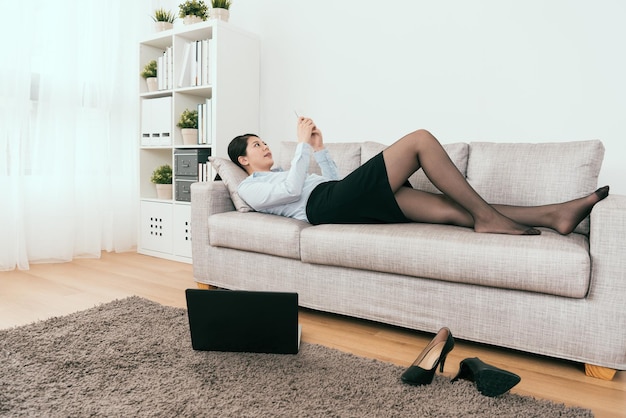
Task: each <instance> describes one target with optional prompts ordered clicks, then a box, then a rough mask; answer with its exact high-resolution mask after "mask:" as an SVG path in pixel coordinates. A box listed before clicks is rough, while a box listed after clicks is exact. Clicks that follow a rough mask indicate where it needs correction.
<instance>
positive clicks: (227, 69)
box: [137, 20, 260, 262]
mask: <svg viewBox="0 0 626 418" xmlns="http://www.w3.org/2000/svg"><path fill="white" fill-rule="evenodd" d="M207 39H210V40H211V47H210V49H209V53H208V69H209V70H208V72H209V74H210V77H209V80H206V83H202V85H200V86H192V85H191V81H190V77H185V78H184V80H183V83H182V84H180V83H179V82H180V80H181V73H182V72H183V68H185V65H184V61H185V60H184V56H185V49H186V45H187V44H188V43H190V42H195V41H203V40H207ZM168 49H169V50H170V52H171V56H172V57H173V58H172V60H171V70H170V75H171V79H172V83H171V84H170V87H171V88H168V89H164V90H158V91H153V92H149V91H148V88H147V85H146V82H145V80H144V79H142V78H141V77H140V76H138V78H139V82H140V83H141V84H140V94H139V100H140V102H141V106H140V108H141V115H140V124H141V134H140V138H139V139H138V143H139V182H140V183H139V194H140V202H139V204H140V211H139V213H140V217H141V219H140V222H139V228H140V231H139V243H138V252H139V253H142V254H147V255H151V256H156V257H161V258H167V259H171V260H177V261H184V262H191V241H190V240H191V227H192V225H191V219H190V218H191V216H190V214H191V206H190V205H191V204H190V202H187V201H178V200H176V186H177V185H176V180H177V176H176V171H175V170H176V167H175V157H174V154H175V152H176V150H180V149H186V150H194V149H200V150H207V149H208V150H209V153H210V155H216V156H220V157H225V158H227V157H228V156H227V146H228V143H229V142H230V140H231V139H232V138H234V137H235V136H237V135H241V134H243V133H247V132H258V131H259V63H260V43H259V39H258V37H257V36H256V35H253V34H251V33H248V32H246V31H244V30H241V29H239V28H237V27H234V26H233V25H231V24H229V23H225V22H222V21H217V20H209V21H207V22H202V23H196V24H193V25H188V26H184V27H181V28H174V29H171V30H168V31H164V32H158V33H155V34H154V35H152V36H151V37H149V38H147V39H144V40H143V41H142V42H140V45H139V55H140V56H139V68H138V71H137V73H138V74H139V72H140V71H141V69H143V66H144V65H145V64H147V63H148V62H149V61H150V60H153V59H155V60H156V59H158V58H159V57H162V56H163V54H164V52H165V51H166V50H168ZM165 87H167V86H165ZM207 99H211V129H210V138H211V142H210V143H208V144H202V145H184V144H183V137H182V134H181V130H180V129H179V128H178V127H176V123H177V122H178V119H179V117H180V114H181V113H182V112H183V110H185V109H187V108H189V109H195V108H196V107H197V105H198V104H201V103H205V102H206V100H207ZM146 125H149V126H146ZM164 164H170V165H171V166H172V168H173V169H174V178H173V188H174V191H173V193H172V195H173V198H172V199H171V200H161V199H157V194H156V188H155V185H154V184H152V183H151V182H150V177H151V175H152V171H153V170H154V169H155V168H157V167H158V166H161V165H164ZM209 178H210V179H211V178H213V175H210V177H209ZM188 184H189V183H188V182H187V186H188Z"/></svg>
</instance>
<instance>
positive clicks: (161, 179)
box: [150, 164, 172, 200]
mask: <svg viewBox="0 0 626 418" xmlns="http://www.w3.org/2000/svg"><path fill="white" fill-rule="evenodd" d="M150 181H151V182H152V183H154V184H155V186H156V192H157V198H159V199H166V200H172V166H171V165H169V164H164V165H162V166H159V167H157V168H155V169H154V171H153V172H152V177H150Z"/></svg>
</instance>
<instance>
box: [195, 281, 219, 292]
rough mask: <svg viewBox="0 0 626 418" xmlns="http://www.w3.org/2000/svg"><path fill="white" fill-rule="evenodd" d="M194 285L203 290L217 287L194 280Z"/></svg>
mask: <svg viewBox="0 0 626 418" xmlns="http://www.w3.org/2000/svg"><path fill="white" fill-rule="evenodd" d="M196 285H197V286H198V289H203V290H215V289H218V287H217V286H213V285H212V284H206V283H200V282H196Z"/></svg>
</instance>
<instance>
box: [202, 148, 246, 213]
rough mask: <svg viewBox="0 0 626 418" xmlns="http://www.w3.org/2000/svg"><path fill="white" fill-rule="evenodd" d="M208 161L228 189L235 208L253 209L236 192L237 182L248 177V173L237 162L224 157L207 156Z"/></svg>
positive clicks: (242, 210)
mask: <svg viewBox="0 0 626 418" xmlns="http://www.w3.org/2000/svg"><path fill="white" fill-rule="evenodd" d="M209 162H210V163H211V165H212V166H213V168H214V169H215V171H216V172H217V174H218V175H219V176H220V178H221V179H222V181H223V182H224V185H225V186H226V188H227V189H228V193H229V194H230V199H231V200H232V201H233V205H235V209H237V210H238V211H239V212H251V211H253V210H254V209H252V208H251V207H250V206H248V204H247V203H246V202H244V200H243V199H242V198H241V197H239V193H238V192H237V188H238V187H239V183H241V182H242V181H244V180H245V179H246V177H248V173H246V172H245V171H244V170H242V169H241V167H239V166H238V165H237V164H235V163H233V162H232V161H230V160H227V159H225V158H220V157H209Z"/></svg>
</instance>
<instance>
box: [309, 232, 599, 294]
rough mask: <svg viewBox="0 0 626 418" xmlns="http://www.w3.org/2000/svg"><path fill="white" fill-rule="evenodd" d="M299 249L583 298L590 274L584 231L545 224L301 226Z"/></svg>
mask: <svg viewBox="0 0 626 418" xmlns="http://www.w3.org/2000/svg"><path fill="white" fill-rule="evenodd" d="M300 249H301V254H302V261H303V262H306V263H314V264H323V265H333V266H342V267H348V268H355V269H363V270H373V271H378V272H384V273H395V274H402V275H408V276H414V277H425V278H432V279H437V280H444V281H450V282H461V283H466V284H472V285H482V286H491V287H499V288H506V289H517V290H525V291H531V292H540V293H546V294H550V295H558V296H565V297H571V298H583V297H585V295H586V294H587V290H588V288H589V280H590V267H591V261H590V257H589V241H588V239H587V237H586V236H584V235H581V234H570V235H567V236H561V235H559V234H557V233H555V232H551V231H547V230H546V231H544V233H543V234H542V235H540V236H523V237H520V236H510V235H497V234H478V233H476V232H474V231H473V230H472V229H469V228H461V227H454V226H446V225H430V224H389V225H318V226H315V227H311V228H306V229H304V230H302V233H301V240H300ZM556 277H560V278H566V279H560V280H555V278H556ZM355 286H358V283H355ZM424 297H441V298H442V303H445V300H444V295H436V296H433V295H424ZM416 303H418V299H416Z"/></svg>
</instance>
